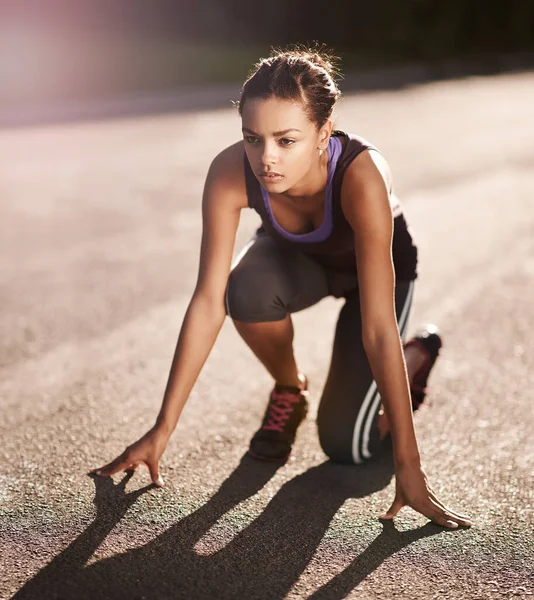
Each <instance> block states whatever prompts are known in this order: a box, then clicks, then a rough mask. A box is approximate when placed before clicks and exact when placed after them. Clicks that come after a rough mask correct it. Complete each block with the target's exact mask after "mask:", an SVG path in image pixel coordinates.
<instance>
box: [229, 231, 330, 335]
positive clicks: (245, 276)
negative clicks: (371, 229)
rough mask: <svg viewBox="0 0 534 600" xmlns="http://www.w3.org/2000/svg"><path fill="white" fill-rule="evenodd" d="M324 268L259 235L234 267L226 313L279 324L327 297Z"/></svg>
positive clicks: (238, 319) (255, 321)
mask: <svg viewBox="0 0 534 600" xmlns="http://www.w3.org/2000/svg"><path fill="white" fill-rule="evenodd" d="M328 294H329V291H328V285H327V279H326V273H325V271H324V268H323V267H322V266H321V265H320V264H318V263H317V262H316V261H314V260H313V259H312V258H310V257H309V256H306V255H305V254H304V253H302V252H299V251H298V250H294V249H292V248H286V247H283V246H281V245H279V244H277V243H276V242H274V241H273V240H272V239H271V238H270V237H269V235H268V234H265V233H260V234H257V235H256V237H255V238H253V239H252V240H251V242H250V243H249V244H248V245H247V246H246V247H245V248H244V250H243V251H242V252H241V254H240V255H239V256H238V257H237V259H236V260H235V262H234V264H233V265H232V271H231V273H230V276H229V278H228V284H227V288H226V312H227V314H228V315H229V316H230V317H231V318H232V319H233V320H235V321H243V322H246V323H257V322H266V321H279V320H281V319H283V318H285V316H286V315H287V314H288V313H293V312H297V311H299V310H303V309H304V308H308V307H309V306H312V305H313V304H315V303H317V302H319V300H321V299H322V298H324V297H325V296H328Z"/></svg>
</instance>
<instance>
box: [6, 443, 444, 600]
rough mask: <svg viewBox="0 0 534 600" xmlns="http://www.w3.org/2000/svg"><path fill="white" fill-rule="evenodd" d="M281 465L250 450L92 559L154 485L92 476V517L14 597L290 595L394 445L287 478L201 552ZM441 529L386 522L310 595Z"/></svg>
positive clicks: (363, 573)
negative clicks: (144, 532)
mask: <svg viewBox="0 0 534 600" xmlns="http://www.w3.org/2000/svg"><path fill="white" fill-rule="evenodd" d="M276 469H277V466H273V465H271V464H268V463H261V462H259V461H256V460H254V459H252V458H249V457H248V456H246V455H245V456H244V457H243V458H242V459H241V462H240V464H239V465H238V467H237V468H236V470H235V471H234V472H233V473H232V474H231V475H230V476H229V477H228V479H226V481H224V483H223V484H222V486H221V488H220V489H219V491H218V492H217V493H216V494H215V495H214V496H213V497H212V498H211V499H210V500H209V501H208V502H207V503H206V504H205V505H204V506H202V507H201V508H199V509H198V510H197V511H195V512H194V513H192V514H190V515H188V516H187V517H185V518H184V519H182V520H181V521H180V522H179V523H177V524H176V525H173V526H172V527H170V528H169V529H168V530H167V531H165V532H164V533H163V534H161V535H160V536H159V537H157V538H156V539H154V540H153V541H151V542H149V543H148V544H146V545H145V546H142V547H140V548H136V549H134V550H130V551H127V552H124V553H121V554H118V555H116V556H113V557H111V558H106V559H104V560H101V561H99V562H96V563H93V564H91V565H90V566H85V564H86V563H87V561H88V559H89V558H90V557H91V555H92V554H93V553H94V551H95V550H96V549H97V548H98V546H99V545H100V544H101V543H102V542H103V541H104V539H105V538H106V536H107V535H108V533H109V532H110V531H111V530H112V529H113V527H115V525H116V524H117V523H118V522H119V521H120V520H121V519H122V517H123V516H124V514H125V513H126V511H127V510H128V508H130V507H131V506H132V504H133V503H134V502H135V501H136V500H137V498H138V497H139V496H140V495H141V494H143V493H144V492H146V490H147V489H150V488H151V487H152V486H148V487H145V488H142V489H140V490H137V491H135V492H131V493H128V494H125V491H124V490H125V485H126V482H127V481H128V479H129V477H130V476H131V474H130V475H127V476H125V477H124V478H123V480H122V481H121V482H120V483H119V484H118V485H115V484H114V483H113V481H112V480H111V479H110V478H105V479H104V478H95V479H94V481H95V485H96V496H95V504H96V506H97V516H96V518H95V520H94V521H93V522H92V523H91V524H90V525H89V527H88V528H87V529H86V530H85V531H84V532H83V533H82V534H81V535H80V536H79V537H78V538H77V539H76V540H74V541H73V542H72V543H71V544H70V545H69V546H68V547H67V548H66V549H65V550H64V551H63V552H62V553H61V554H59V555H58V556H57V557H55V558H54V559H53V560H52V561H51V562H50V563H49V564H48V565H47V566H46V567H44V568H43V569H42V570H41V571H40V572H39V573H38V574H37V575H36V576H35V577H34V578H33V579H31V580H30V581H28V582H27V583H26V584H25V585H24V586H23V588H21V590H19V592H17V594H16V595H15V596H14V598H16V599H22V598H32V599H33V598H39V599H45V598H62V599H63V598H65V599H67V598H76V599H80V600H84V599H86V598H91V599H94V598H109V599H112V598H124V599H128V600H133V599H135V598H138V599H141V598H145V599H147V598H158V599H163V598H173V599H177V598H187V599H193V598H194V599H197V598H206V599H208V598H209V599H210V600H212V599H213V598H217V599H224V598H247V599H253V598H283V597H284V596H285V595H286V594H287V593H288V592H289V590H290V589H291V588H292V586H293V585H294V583H295V582H296V581H297V580H298V578H299V577H300V575H301V574H302V572H303V571H304V569H305V568H306V566H307V565H308V563H309V562H310V560H311V558H312V556H313V555H314V553H315V551H316V549H317V547H318V545H319V543H320V542H321V540H322V538H323V536H324V534H325V531H326V530H327V528H328V526H329V525H330V522H331V521H332V518H333V517H334V515H335V514H336V512H337V511H338V509H339V508H340V507H341V506H342V504H343V503H344V502H345V500H347V499H348V498H360V497H363V496H367V495H368V494H371V493H373V492H375V491H377V490H380V489H383V488H384V487H385V486H386V485H387V484H388V483H389V482H390V480H391V478H392V475H393V462H392V459H391V453H390V452H389V453H384V454H383V455H382V456H381V457H379V458H378V459H377V460H376V461H374V462H373V463H371V464H369V465H366V466H363V467H355V466H351V465H339V464H333V463H330V462H325V463H322V464H321V465H319V466H317V467H313V468H311V469H309V470H308V471H306V472H305V473H303V474H301V475H299V476H297V477H295V478H294V479H292V480H291V481H289V482H287V483H286V484H284V485H283V486H282V487H281V489H280V490H279V492H278V493H277V494H276V496H275V497H274V498H273V499H272V500H271V502H270V503H269V504H268V506H267V507H266V508H265V510H264V512H263V513H262V514H261V515H260V516H259V517H258V518H257V519H256V520H255V521H254V522H253V523H251V524H250V525H249V526H248V527H247V528H246V529H244V530H243V531H241V532H240V533H238V534H237V535H236V536H235V537H234V538H233V539H232V541H231V542H229V543H228V544H227V545H226V546H225V547H224V548H222V549H221V550H219V551H217V552H215V553H214V554H212V555H207V556H206V555H199V554H197V553H196V552H195V550H194V546H195V544H196V542H197V541H198V540H199V539H200V538H201V537H202V536H203V535H204V534H205V533H207V532H208V531H209V530H210V529H211V528H212V526H213V525H214V524H215V523H216V522H217V521H218V519H219V518H220V517H221V516H222V515H224V514H225V513H226V512H228V511H229V510H231V509H232V508H233V507H235V506H236V505H237V504H239V503H240V502H242V501H243V500H245V499H246V498H248V497H250V496H252V495H254V494H256V493H257V492H258V491H259V490H260V489H261V488H262V487H263V486H264V485H265V484H266V483H267V482H268V481H269V479H270V478H271V477H272V476H273V475H274V473H275V472H276ZM444 531H445V530H444V529H442V528H440V527H438V526H436V525H434V524H432V523H428V524H427V525H425V526H424V527H421V528H419V529H415V530H412V531H408V532H399V531H397V530H396V529H395V527H394V525H393V523H391V522H385V523H384V524H383V531H382V532H381V533H380V534H379V536H378V537H377V538H376V539H375V540H374V541H373V542H372V543H371V545H370V546H369V547H368V548H367V549H366V550H365V551H364V552H363V553H362V554H361V555H360V556H358V557H357V558H356V559H355V560H354V561H353V562H352V564H351V565H350V566H349V567H348V568H347V569H345V570H344V571H343V572H342V573H341V574H340V575H338V576H337V577H336V578H334V579H333V580H332V581H331V582H330V583H329V584H327V585H325V586H324V587H323V588H321V589H320V590H318V591H317V592H316V593H315V594H314V596H313V597H314V598H321V599H338V598H339V599H340V598H344V597H345V596H346V595H347V593H348V592H349V591H350V590H351V589H353V588H354V587H355V586H356V585H358V584H359V583H360V582H361V581H362V580H363V579H364V578H365V577H367V576H368V575H369V574H370V573H372V572H373V571H374V570H375V569H376V568H377V567H378V566H379V565H380V564H381V563H382V562H383V561H384V560H385V559H387V558H388V557H389V556H391V555H392V554H394V553H395V552H397V551H398V550H400V549H401V548H404V547H406V546H407V545H409V544H410V543H412V542H414V541H415V540H418V539H421V538H423V537H427V536H430V535H435V534H437V533H442V532H444ZM357 535H358V531H357V530H355V531H354V536H357Z"/></svg>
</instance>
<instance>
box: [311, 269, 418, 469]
mask: <svg viewBox="0 0 534 600" xmlns="http://www.w3.org/2000/svg"><path fill="white" fill-rule="evenodd" d="M413 290H414V282H413V281H398V282H397V284H396V287H395V309H396V313H397V322H398V324H399V330H400V333H401V337H403V338H404V336H405V334H406V328H407V324H408V317H409V314H410V309H411V305H412V298H413ZM380 404H381V398H380V394H379V393H378V390H377V386H376V382H375V381H374V379H373V375H372V372H371V367H370V366H369V361H368V360H367V355H366V353H365V350H364V347H363V342H362V326H361V314H360V298H359V294H358V293H354V294H351V295H350V296H349V297H348V298H347V301H346V303H345V305H344V306H343V308H342V309H341V311H340V313H339V317H338V321H337V326H336V334H335V338H334V347H333V351H332V360H331V364H330V370H329V373H328V377H327V380H326V384H325V387H324V390H323V394H322V397H321V402H320V405H319V412H318V416H317V426H318V430H319V441H320V443H321V446H322V448H323V450H324V451H325V453H326V454H327V455H328V456H329V457H330V458H331V459H332V460H334V461H336V462H344V463H362V462H364V461H365V460H367V459H369V458H371V456H372V455H373V454H375V453H376V451H377V450H378V449H379V448H380V446H381V442H380V439H379V436H378V411H379V408H380Z"/></svg>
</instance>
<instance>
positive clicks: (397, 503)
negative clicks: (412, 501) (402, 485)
mask: <svg viewBox="0 0 534 600" xmlns="http://www.w3.org/2000/svg"><path fill="white" fill-rule="evenodd" d="M403 506H404V502H403V501H402V499H401V497H400V496H395V500H393V504H392V505H391V506H390V508H389V510H388V511H387V513H384V514H383V515H380V516H379V517H378V518H379V519H393V517H395V516H396V515H397V514H398V512H399V510H400V509H401V508H402V507H403Z"/></svg>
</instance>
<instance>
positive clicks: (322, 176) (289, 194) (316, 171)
mask: <svg viewBox="0 0 534 600" xmlns="http://www.w3.org/2000/svg"><path fill="white" fill-rule="evenodd" d="M327 180H328V152H323V154H322V156H319V157H318V158H317V161H316V162H314V164H313V165H312V167H311V168H310V170H309V171H308V174H307V175H306V176H305V177H303V178H302V179H301V180H300V181H299V182H298V183H297V184H295V185H294V186H293V187H292V188H290V189H289V190H286V191H285V192H283V193H282V194H279V195H280V196H282V197H284V198H287V199H289V200H291V202H294V203H303V202H306V201H307V200H310V199H313V198H315V197H316V196H317V195H318V194H322V193H323V192H324V190H325V188H326V182H327Z"/></svg>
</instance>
